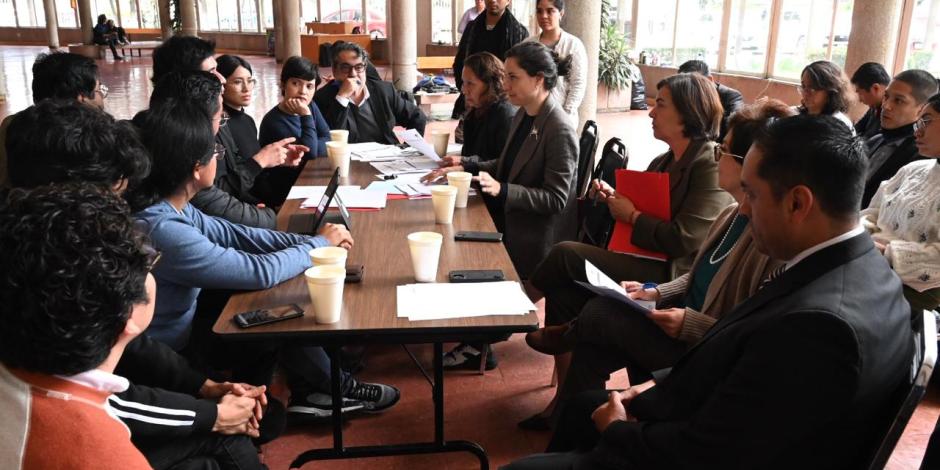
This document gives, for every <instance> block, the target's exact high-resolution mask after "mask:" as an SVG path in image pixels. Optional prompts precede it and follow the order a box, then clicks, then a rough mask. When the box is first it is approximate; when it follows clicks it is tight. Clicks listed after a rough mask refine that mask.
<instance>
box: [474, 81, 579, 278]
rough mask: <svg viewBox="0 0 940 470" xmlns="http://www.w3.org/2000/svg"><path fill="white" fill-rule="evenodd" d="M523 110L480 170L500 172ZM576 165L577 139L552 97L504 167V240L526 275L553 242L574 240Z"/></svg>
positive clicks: (511, 256) (507, 249)
mask: <svg viewBox="0 0 940 470" xmlns="http://www.w3.org/2000/svg"><path fill="white" fill-rule="evenodd" d="M524 113H525V109H522V108H520V109H519V111H518V112H517V113H516V117H515V118H514V119H513V121H512V127H511V128H510V129H511V130H510V131H509V136H510V137H509V139H507V142H506V145H505V146H504V147H503V152H502V154H501V155H500V157H499V158H498V159H496V160H490V161H486V162H482V163H480V164H479V170H480V171H486V172H488V173H490V174H491V175H500V174H503V162H504V161H505V160H506V152H507V150H508V148H509V144H510V141H511V140H512V136H513V135H515V133H516V128H518V127H519V124H520V123H521V122H522V117H523V115H524ZM577 165H578V138H577V135H576V133H575V130H574V128H573V127H571V120H570V119H569V118H568V115H567V114H566V113H565V110H564V109H562V107H561V105H560V104H557V103H556V102H555V100H554V99H552V98H551V97H549V98H548V100H547V101H546V102H545V104H543V105H542V109H541V110H540V111H539V114H538V116H536V117H535V121H534V122H533V124H532V133H530V134H529V136H528V137H527V138H526V139H525V142H523V144H522V147H520V148H519V153H518V154H516V158H515V160H513V163H512V167H511V168H510V169H509V178H508V179H507V182H504V183H503V184H504V185H506V186H507V189H506V202H505V204H504V205H503V207H502V210H503V211H504V212H505V221H506V228H505V230H506V233H505V237H504V240H505V241H504V243H505V244H506V251H508V252H509V257H510V258H511V259H512V263H513V265H514V266H515V267H516V271H518V272H519V275H520V276H522V277H523V278H527V277H528V276H529V275H530V274H531V273H532V271H534V270H535V266H536V265H538V263H539V262H541V261H542V259H543V258H545V255H547V254H548V251H549V250H551V248H552V245H554V244H555V243H558V242H561V241H565V240H574V236H575V231H576V229H577V227H576V225H577V221H576V220H575V216H576V214H575V198H576V194H575V182H576V179H577V178H576V177H575V170H576V169H577Z"/></svg>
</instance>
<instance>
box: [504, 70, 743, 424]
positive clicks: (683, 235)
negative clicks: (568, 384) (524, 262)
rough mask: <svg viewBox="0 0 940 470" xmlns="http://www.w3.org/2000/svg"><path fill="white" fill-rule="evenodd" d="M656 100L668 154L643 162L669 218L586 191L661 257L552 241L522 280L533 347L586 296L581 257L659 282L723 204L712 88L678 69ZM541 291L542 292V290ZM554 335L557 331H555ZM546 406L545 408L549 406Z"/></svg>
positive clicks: (561, 368) (616, 273) (686, 258)
mask: <svg viewBox="0 0 940 470" xmlns="http://www.w3.org/2000/svg"><path fill="white" fill-rule="evenodd" d="M656 88H657V90H658V95H657V97H656V105H655V106H654V107H653V109H652V110H650V113H649V115H650V117H651V118H652V119H653V136H654V137H656V138H657V139H658V140H661V141H663V142H666V143H667V144H668V145H669V151H668V152H666V153H665V154H663V155H660V156H659V157H657V158H656V159H654V160H653V162H652V163H650V165H649V167H648V168H647V171H648V172H660V173H666V174H668V175H669V188H670V189H669V201H670V219H669V220H664V219H660V218H657V217H654V216H652V215H650V214H644V213H643V212H642V211H639V210H637V208H636V206H635V205H634V204H633V201H631V200H630V199H629V198H627V197H625V196H623V195H621V194H619V193H617V192H616V191H614V190H613V189H612V188H610V187H609V186H606V185H605V184H602V183H598V182H595V183H593V192H594V193H595V194H596V197H597V198H598V200H599V201H600V202H604V203H606V204H607V205H608V207H609V208H610V213H611V215H612V216H613V218H614V219H616V220H617V221H618V222H620V223H625V224H630V225H632V229H633V233H632V238H631V239H630V240H629V241H630V242H631V243H632V244H633V245H635V246H637V247H639V248H643V249H646V250H650V251H653V252H657V253H662V254H664V255H665V257H666V261H660V260H654V259H648V258H640V257H635V256H632V255H628V254H623V253H616V252H613V251H608V250H606V249H604V248H602V247H596V246H592V245H587V244H583V243H574V242H566V243H561V244H558V245H556V246H555V247H554V248H552V251H551V253H549V255H548V257H547V258H546V259H545V261H543V262H542V263H541V264H540V265H539V266H538V268H537V269H536V270H535V272H534V273H533V275H532V277H531V278H530V279H529V281H530V283H529V287H530V297H531V298H532V299H533V301H534V300H537V299H540V298H542V297H543V296H544V297H545V324H546V328H543V329H541V330H539V331H537V332H534V333H530V334H529V335H527V336H526V341H527V342H528V343H529V344H530V346H533V347H534V348H535V349H537V350H543V348H541V346H540V344H541V343H542V342H544V341H553V340H556V341H557V339H558V338H560V337H561V334H560V333H559V332H560V331H561V332H563V331H564V330H561V328H562V325H566V324H567V323H568V322H569V321H571V320H572V319H574V318H575V317H577V316H578V315H579V314H580V313H581V309H582V308H583V307H584V305H585V304H586V303H587V302H588V300H590V299H591V298H593V296H592V295H589V293H588V292H587V291H586V290H584V288H583V287H580V286H578V285H577V284H575V282H574V281H585V280H586V279H585V275H584V261H585V260H588V261H590V262H591V263H592V264H594V265H595V266H597V267H598V268H599V269H600V270H601V271H603V272H604V273H606V274H607V275H608V276H609V277H611V278H612V279H614V280H615V281H618V282H619V281H624V280H640V281H642V282H650V281H651V282H665V281H668V280H670V279H674V278H675V277H676V276H678V275H681V274H684V273H686V272H688V271H689V268H690V267H691V265H692V261H693V259H694V258H695V255H696V251H697V250H698V249H699V247H700V246H701V244H702V242H703V241H704V240H705V236H706V234H707V232H708V228H709V227H710V226H711V224H712V222H714V221H715V219H716V218H717V217H718V214H719V213H720V212H721V211H722V210H723V209H724V208H726V207H727V206H728V205H729V204H730V203H731V197H730V196H729V195H728V193H726V192H725V191H724V190H722V189H721V188H720V187H719V186H718V163H716V162H715V146H716V144H715V142H714V139H715V138H717V136H718V129H719V125H720V123H721V117H722V108H721V101H720V99H719V97H718V92H717V91H716V90H715V85H714V84H713V83H711V82H710V81H709V80H708V79H706V78H704V77H702V76H700V75H698V74H679V75H674V76H671V77H668V78H666V79H663V80H662V81H660V82H659V83H658V84H657V87H656ZM542 293H545V294H544V295H543V294H542ZM555 333H559V334H557V335H556V334H555ZM570 360H571V356H570V354H568V353H564V351H561V352H560V354H558V355H556V360H555V364H556V367H557V369H558V379H559V383H564V378H565V376H566V374H567V370H568V367H567V366H568V364H569V363H570ZM551 408H552V405H549V409H551ZM547 417H548V412H543V413H540V414H538V415H536V416H533V417H532V418H530V419H528V420H526V421H523V422H522V423H520V425H521V426H523V427H526V428H544V427H545V426H546V423H547V421H546V419H547Z"/></svg>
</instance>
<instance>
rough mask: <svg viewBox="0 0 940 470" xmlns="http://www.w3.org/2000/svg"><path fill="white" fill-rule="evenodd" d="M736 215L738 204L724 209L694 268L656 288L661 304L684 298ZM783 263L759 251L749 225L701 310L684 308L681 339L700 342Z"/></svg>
mask: <svg viewBox="0 0 940 470" xmlns="http://www.w3.org/2000/svg"><path fill="white" fill-rule="evenodd" d="M737 214H738V205H737V204H736V203H735V204H731V205H730V206H728V207H727V208H726V209H725V210H724V211H722V212H721V214H719V215H718V218H717V219H715V223H713V224H712V226H711V228H709V229H708V234H707V235H706V236H705V242H704V243H702V248H701V249H700V250H699V251H698V254H697V255H696V256H695V261H694V262H693V263H692V269H691V270H690V271H689V272H688V273H686V274H683V275H682V276H680V277H678V278H676V279H675V280H673V281H670V282H666V283H663V284H660V285H659V286H657V287H656V290H658V291H659V294H660V299H659V303H660V304H661V305H669V304H675V303H677V302H678V301H680V300H682V298H683V297H684V296H685V293H686V290H688V288H689V285H691V284H692V275H693V274H692V273H694V272H695V267H696V266H698V263H700V262H707V261H706V260H703V259H702V255H703V254H704V253H705V252H707V251H709V249H710V248H711V247H712V246H714V245H715V244H716V243H720V242H721V238H722V237H723V236H724V234H725V231H726V230H727V229H728V226H730V225H731V222H732V221H733V220H734V216H735V215H737ZM781 264H782V263H780V262H777V261H773V260H771V259H770V258H768V257H767V256H766V255H764V254H763V253H761V252H759V251H757V246H756V244H755V243H754V238H753V236H752V235H751V226H750V224H748V226H747V227H746V228H745V229H744V232H742V233H741V237H740V238H738V241H737V243H736V244H735V245H734V248H732V250H731V253H730V254H729V255H728V257H727V258H726V259H725V261H724V263H722V264H721V268H719V269H718V272H717V273H715V277H714V278H713V279H712V282H711V284H709V286H708V292H706V294H705V302H704V303H703V304H702V311H701V312H696V311H695V310H693V309H691V308H686V309H685V319H684V320H683V321H682V329H681V330H680V332H679V340H680V341H684V342H686V343H690V344H694V343H695V342H697V341H698V340H699V339H701V338H702V336H703V335H704V334H705V332H706V331H708V329H709V328H711V326H712V325H713V324H714V323H715V322H717V321H718V319H719V318H721V316H722V315H724V314H725V313H727V312H730V311H731V309H733V308H734V306H736V305H737V304H739V303H741V302H743V301H744V300H746V299H747V298H748V297H750V296H752V295H754V293H755V292H757V289H759V288H760V285H761V282H763V280H764V279H766V278H767V277H768V276H769V275H770V273H771V271H773V270H774V269H776V268H777V266H780V265H781Z"/></svg>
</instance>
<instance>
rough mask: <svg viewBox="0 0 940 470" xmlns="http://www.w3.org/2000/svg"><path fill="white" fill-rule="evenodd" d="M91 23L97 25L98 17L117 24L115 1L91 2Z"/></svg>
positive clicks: (94, 0)
mask: <svg viewBox="0 0 940 470" xmlns="http://www.w3.org/2000/svg"><path fill="white" fill-rule="evenodd" d="M90 3H91V9H92V12H91V21H92V22H93V23H95V24H97V23H98V15H104V16H107V17H108V19H111V20H114V22H115V23H117V1H114V0H91V2H90Z"/></svg>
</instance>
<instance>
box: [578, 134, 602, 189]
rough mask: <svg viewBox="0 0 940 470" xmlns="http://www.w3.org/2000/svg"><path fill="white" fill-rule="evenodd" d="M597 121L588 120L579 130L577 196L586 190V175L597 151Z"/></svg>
mask: <svg viewBox="0 0 940 470" xmlns="http://www.w3.org/2000/svg"><path fill="white" fill-rule="evenodd" d="M598 139H599V138H598V134H597V123H596V122H594V121H588V122H585V123H584V129H583V130H581V139H580V140H579V142H578V148H579V151H578V196H583V195H584V193H585V192H586V191H587V184H588V179H587V177H588V175H590V174H591V172H592V171H593V170H594V154H595V153H597V143H598Z"/></svg>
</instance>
